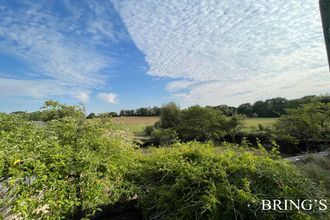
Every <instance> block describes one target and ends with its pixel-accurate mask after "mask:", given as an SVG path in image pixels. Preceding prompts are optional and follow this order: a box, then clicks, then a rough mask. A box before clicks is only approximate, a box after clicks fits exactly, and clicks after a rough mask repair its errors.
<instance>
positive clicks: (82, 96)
mask: <svg viewBox="0 0 330 220" xmlns="http://www.w3.org/2000/svg"><path fill="white" fill-rule="evenodd" d="M89 94H90V92H89V91H88V92H78V93H77V94H76V95H75V97H76V98H77V99H79V100H80V101H82V102H88V100H89Z"/></svg>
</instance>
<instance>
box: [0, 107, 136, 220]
mask: <svg viewBox="0 0 330 220" xmlns="http://www.w3.org/2000/svg"><path fill="white" fill-rule="evenodd" d="M133 150H134V149H133V147H132V140H130V139H127V135H126V134H125V133H123V131H121V130H118V129H117V128H116V127H114V126H113V125H112V124H111V123H110V122H109V121H107V120H101V119H95V120H92V121H91V120H80V119H79V118H75V117H65V118H61V119H60V120H52V121H49V122H48V123H47V124H46V126H37V125H35V124H34V123H32V122H28V121H26V120H25V119H24V118H22V117H20V116H17V115H5V114H2V115H0V176H1V178H0V182H1V188H0V194H1V200H0V213H2V215H3V217H4V218H14V219H18V218H21V219H61V218H67V219H68V218H69V219H70V218H73V217H74V216H75V215H82V213H83V216H89V215H92V214H93V213H95V212H96V211H97V210H98V207H100V206H101V205H107V204H113V203H116V202H117V201H119V200H121V199H122V198H127V197H128V195H129V194H130V187H128V186H129V183H128V182H127V181H125V180H124V179H123V174H124V173H125V172H126V170H127V169H132V166H134V165H135V163H134V158H135V157H134V156H135V155H136V153H137V152H135V153H134V151H133ZM0 218H1V217H0Z"/></svg>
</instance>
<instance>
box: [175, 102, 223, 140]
mask: <svg viewBox="0 0 330 220" xmlns="http://www.w3.org/2000/svg"><path fill="white" fill-rule="evenodd" d="M226 125H227V123H226V117H225V116H224V115H223V114H222V113H221V112H219V111H217V110H215V109H212V108H203V107H200V106H192V107H189V108H188V109H186V110H183V111H182V112H181V115H180V124H179V125H178V126H177V127H176V130H177V132H178V134H179V136H180V138H182V139H183V140H193V139H195V140H219V139H221V138H222V137H224V136H225V135H226V129H227V127H226ZM228 125H229V123H228Z"/></svg>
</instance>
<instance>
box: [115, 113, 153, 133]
mask: <svg viewBox="0 0 330 220" xmlns="http://www.w3.org/2000/svg"><path fill="white" fill-rule="evenodd" d="M158 120H159V117H157V116H127V117H113V118H112V121H113V122H114V123H115V124H117V125H120V126H122V127H123V128H124V129H129V130H130V131H131V132H132V133H134V134H135V135H136V136H144V128H145V127H146V126H149V125H153V124H154V123H155V122H156V121H158Z"/></svg>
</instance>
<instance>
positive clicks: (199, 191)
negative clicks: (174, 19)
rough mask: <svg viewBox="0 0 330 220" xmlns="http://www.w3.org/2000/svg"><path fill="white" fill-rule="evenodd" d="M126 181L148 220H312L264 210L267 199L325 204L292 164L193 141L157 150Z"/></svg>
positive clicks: (315, 214) (300, 214)
mask: <svg viewBox="0 0 330 220" xmlns="http://www.w3.org/2000/svg"><path fill="white" fill-rule="evenodd" d="M141 164H142V165H141V166H140V167H139V169H137V170H131V171H130V172H129V173H128V176H127V178H129V179H130V180H131V181H133V182H134V184H136V185H137V186H138V188H139V193H138V198H139V204H140V206H141V207H142V209H143V212H144V215H145V217H146V218H147V219H308V218H312V217H320V216H321V215H322V214H321V213H319V212H318V211H317V208H315V209H314V210H313V211H306V212H304V211H298V210H292V211H285V212H276V211H261V210H260V208H261V200H262V199H274V198H277V199H285V198H290V199H293V200H297V199H324V192H323V191H322V189H321V188H319V187H318V186H317V185H316V184H315V183H313V182H312V181H310V180H308V179H307V178H306V177H305V176H304V175H302V174H301V173H299V172H298V170H297V169H296V168H295V167H294V166H293V165H290V164H289V163H287V162H284V161H280V160H272V159H270V157H269V156H267V155H263V156H255V155H253V154H251V153H244V154H235V153H234V152H230V151H229V152H227V153H224V154H217V153H215V152H214V148H213V146H212V145H209V144H200V143H197V142H190V143H186V144H176V145H175V146H174V147H173V148H170V149H168V148H165V149H164V148H163V149H162V148H158V149H152V150H151V152H149V154H148V157H143V158H142V159H141Z"/></svg>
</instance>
